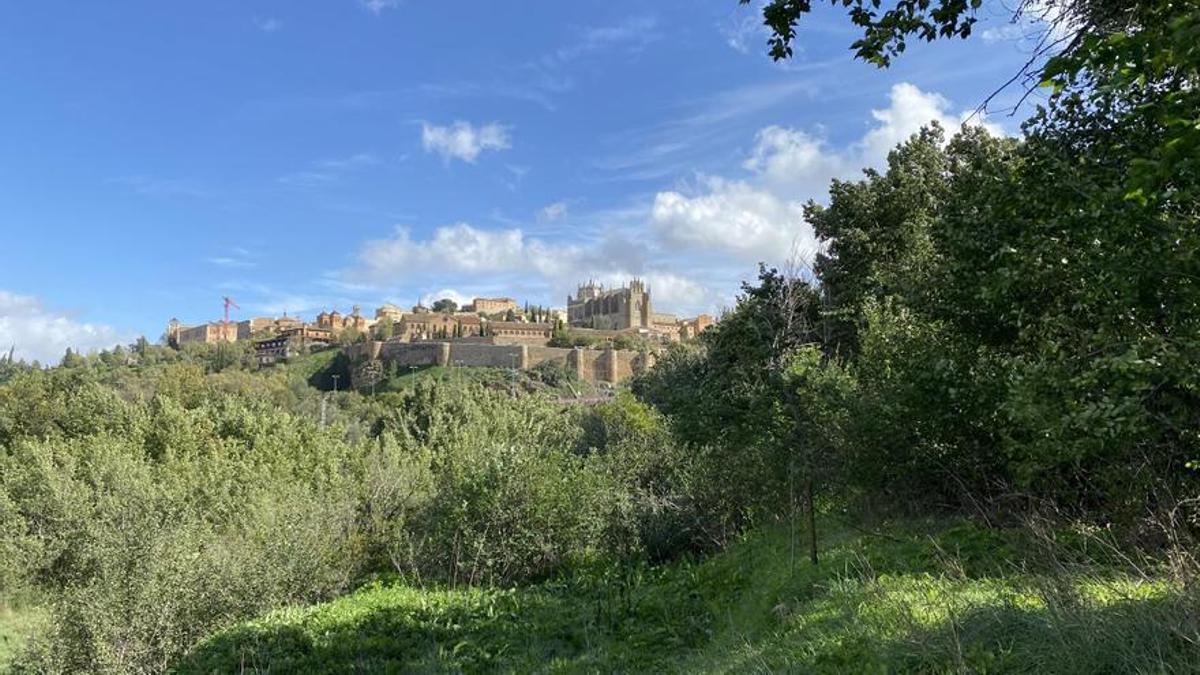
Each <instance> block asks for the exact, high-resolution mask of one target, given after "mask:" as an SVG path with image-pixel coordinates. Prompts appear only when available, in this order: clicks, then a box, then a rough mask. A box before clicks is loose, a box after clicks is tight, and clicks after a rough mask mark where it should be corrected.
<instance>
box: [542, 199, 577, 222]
mask: <svg viewBox="0 0 1200 675" xmlns="http://www.w3.org/2000/svg"><path fill="white" fill-rule="evenodd" d="M568 210H570V207H569V206H568V205H567V203H566V202H563V201H559V202H554V203H553V204H547V205H546V206H543V207H542V208H541V210H539V211H538V220H540V221H542V222H543V223H552V222H554V221H556V220H561V219H563V218H564V217H566V215H567V211H568Z"/></svg>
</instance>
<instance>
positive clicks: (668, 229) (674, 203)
mask: <svg viewBox="0 0 1200 675" xmlns="http://www.w3.org/2000/svg"><path fill="white" fill-rule="evenodd" d="M703 187H704V189H703V190H701V191H699V192H700V193H699V194H697V195H696V196H694V197H688V196H685V195H684V194H682V193H680V192H675V191H669V192H660V193H658V194H657V195H656V196H655V198H654V207H653V208H652V210H651V213H650V218H651V223H652V224H653V226H654V228H655V230H656V232H657V233H658V234H659V236H661V237H663V239H665V240H666V241H667V242H668V243H670V244H673V245H678V246H685V247H688V248H691V249H702V250H709V251H713V250H716V251H721V252H724V253H729V254H732V255H735V256H737V257H739V258H741V259H743V260H749V261H758V260H776V259H778V256H779V255H781V254H784V255H786V253H787V252H788V251H790V250H791V249H792V248H793V247H794V246H799V247H801V248H809V247H811V246H812V245H814V243H815V242H814V240H813V236H812V231H811V228H808V227H806V226H805V225H804V224H803V219H804V214H803V210H802V208H801V205H800V204H799V203H798V202H793V201H788V200H785V199H782V198H780V197H778V196H776V195H775V194H773V193H772V192H770V191H768V190H764V189H762V188H759V187H756V186H754V185H751V184H750V183H748V182H746V181H738V180H727V179H724V178H720V177H716V176H709V177H705V178H704V179H703Z"/></svg>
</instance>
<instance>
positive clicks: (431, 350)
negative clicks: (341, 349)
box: [346, 340, 654, 384]
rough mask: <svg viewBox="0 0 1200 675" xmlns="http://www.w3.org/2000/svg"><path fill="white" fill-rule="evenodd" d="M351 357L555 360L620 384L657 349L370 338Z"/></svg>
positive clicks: (424, 362)
mask: <svg viewBox="0 0 1200 675" xmlns="http://www.w3.org/2000/svg"><path fill="white" fill-rule="evenodd" d="M346 354H347V356H349V357H350V358H351V359H352V360H355V361H358V360H369V361H381V362H383V363H395V364H396V365H398V366H400V367H402V368H405V367H414V368H417V367H423V366H465V367H488V368H520V369H521V370H527V369H529V368H533V367H534V366H537V365H538V364H540V363H545V362H547V361H555V362H558V363H560V364H561V365H563V366H564V367H566V368H568V369H569V370H572V371H573V372H574V373H575V374H576V375H578V376H579V378H580V379H582V380H586V381H588V382H607V383H610V384H617V383H619V382H623V381H625V380H627V379H629V378H630V377H633V376H634V375H635V374H637V373H640V372H643V371H644V370H646V369H648V368H650V367H652V366H653V365H654V355H653V354H649V353H643V352H637V351H632V350H625V349H602V350H601V349H582V348H579V347H576V348H573V349H567V348H561V347H538V346H530V345H496V344H484V343H479V342H475V341H462V342H457V341H444V342H438V341H430V342H401V341H398V340H396V341H387V342H379V341H368V342H362V343H358V344H354V345H350V346H349V347H347V348H346Z"/></svg>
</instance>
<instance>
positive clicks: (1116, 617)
mask: <svg viewBox="0 0 1200 675" xmlns="http://www.w3.org/2000/svg"><path fill="white" fill-rule="evenodd" d="M889 532H891V533H892V534H890V535H888V536H886V537H884V536H876V535H866V534H862V533H859V532H857V531H854V530H851V529H845V528H842V529H834V531H833V532H832V534H831V535H829V536H827V537H826V543H825V545H826V547H827V548H826V553H825V557H824V559H823V561H822V563H821V565H820V567H819V568H813V567H811V566H810V565H809V564H808V563H807V562H806V561H804V560H802V559H801V560H796V561H795V562H793V556H792V548H791V541H790V539H789V537H788V536H787V533H786V532H783V531H778V530H774V531H764V532H760V533H758V534H757V535H755V536H752V537H749V538H747V539H746V540H745V541H742V542H739V543H738V544H737V545H735V546H734V547H732V548H731V549H730V550H729V551H727V552H726V553H723V554H720V555H717V556H713V557H712V558H710V559H708V560H706V561H704V562H701V563H699V564H677V565H673V566H669V567H665V568H661V569H644V568H643V569H636V570H626V571H624V572H622V571H619V570H613V569H608V570H590V571H587V572H581V573H579V574H576V575H575V576H573V577H571V578H567V579H561V580H556V581H551V582H546V583H543V584H539V585H535V586H531V587H525V588H521V589H517V590H496V589H418V588H413V587H410V586H404V585H399V584H397V585H376V586H372V587H369V588H365V589H363V590H360V591H359V592H357V593H355V594H353V595H351V596H349V597H346V598H342V599H340V600H337V601H335V602H331V603H328V604H324V605H319V606H316V607H310V608H296V609H289V610H285V611H281V612H278V613H275V614H271V615H269V616H267V617H264V618H262V619H259V620H256V621H253V622H249V623H246V624H243V625H240V626H237V627H234V628H233V629H230V630H228V631H225V632H224V633H221V634H219V635H217V636H214V637H213V638H212V639H210V640H209V641H208V642H207V643H205V644H204V645H202V646H201V647H200V648H199V649H198V650H196V652H195V653H194V654H193V657H192V658H191V660H189V661H188V662H186V663H184V664H182V665H181V666H180V670H181V671H183V672H231V671H234V670H241V669H242V668H251V669H255V670H256V671H262V672H298V671H303V672H347V671H355V670H356V671H358V672H362V671H369V672H379V671H396V670H414V669H415V670H422V671H429V670H434V671H438V670H450V671H458V670H467V671H482V670H487V671H493V670H501V671H531V670H536V671H557V672H576V671H628V670H643V671H644V670H659V671H661V670H674V671H678V672H729V673H741V672H747V671H762V672H768V671H785V670H788V671H802V672H814V671H815V672H894V671H906V672H962V671H965V670H970V671H973V672H1077V673H1102V672H1133V671H1137V670H1144V671H1147V672H1192V670H1191V669H1192V668H1193V667H1194V664H1196V663H1200V653H1197V652H1196V651H1195V645H1196V643H1194V642H1189V641H1188V640H1189V639H1195V638H1196V637H1197V636H1198V635H1200V628H1197V625H1196V621H1198V620H1200V619H1198V618H1197V617H1200V614H1198V613H1197V612H1195V611H1192V610H1195V609H1197V608H1196V607H1194V606H1189V605H1188V604H1187V601H1186V599H1185V598H1183V597H1182V596H1180V595H1179V594H1177V593H1176V592H1175V591H1174V590H1173V588H1172V587H1171V586H1170V585H1168V584H1166V583H1165V582H1147V581H1144V580H1135V579H1132V578H1129V577H1126V576H1122V575H1120V574H1116V573H1115V572H1106V573H1099V572H1094V571H1093V572H1091V573H1087V574H1083V573H1079V572H1076V573H1073V574H1069V575H1064V574H1061V573H1060V574H1059V575H1056V576H1054V577H1049V576H1047V575H1041V574H1035V573H1030V572H1026V571H1020V570H1021V569H1022V567H1021V566H1020V565H1018V563H1017V560H1018V556H1017V554H1016V553H1015V550H1016V548H1015V547H1014V546H1013V545H1011V544H1012V542H1011V541H1010V540H1008V539H1006V538H1005V537H1002V536H1000V535H997V534H994V533H990V532H983V531H980V530H977V529H975V528H973V527H971V526H968V525H963V524H947V523H936V524H928V523H926V524H914V523H909V524H907V525H905V526H904V527H900V528H889ZM897 533H899V534H897ZM1189 622H1190V623H1189Z"/></svg>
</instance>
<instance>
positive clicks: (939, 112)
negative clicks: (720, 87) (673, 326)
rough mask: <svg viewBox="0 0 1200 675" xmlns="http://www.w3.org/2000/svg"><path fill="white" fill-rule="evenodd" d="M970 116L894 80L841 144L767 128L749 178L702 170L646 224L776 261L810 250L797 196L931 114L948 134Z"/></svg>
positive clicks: (883, 149) (719, 249)
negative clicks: (885, 97)
mask: <svg viewBox="0 0 1200 675" xmlns="http://www.w3.org/2000/svg"><path fill="white" fill-rule="evenodd" d="M968 116H969V112H963V113H961V114H958V115H954V114H952V113H951V112H950V102H949V101H947V100H946V99H945V98H944V97H942V96H941V95H939V94H936V93H930V92H924V91H921V90H920V89H918V88H917V87H915V86H913V85H911V84H907V83H900V84H897V85H895V86H893V87H892V89H891V92H890V97H889V105H888V107H886V108H883V109H879V110H872V111H871V117H872V118H873V119H874V121H875V124H874V125H873V126H872V127H871V128H870V129H868V130H867V132H866V133H865V134H864V135H863V136H862V137H861V138H860V139H859V140H858V141H856V142H854V143H851V144H849V145H848V146H846V147H845V148H844V149H842V150H836V149H834V148H831V147H829V144H828V143H827V142H826V141H824V140H823V139H822V138H820V137H818V136H815V135H813V134H810V133H807V132H804V131H800V130H797V129H790V128H786V127H780V126H769V127H766V128H764V129H762V130H760V131H759V132H758V134H757V135H756V138H755V146H754V149H753V150H752V151H751V153H750V156H749V157H748V158H747V159H746V160H745V161H744V162H743V164H742V167H743V168H744V169H746V170H748V171H750V172H751V176H750V177H749V178H748V179H730V178H723V177H718V176H701V177H700V180H699V181H698V185H697V186H694V187H692V189H689V190H683V191H680V190H670V191H663V192H659V193H658V194H657V195H656V196H655V199H654V206H653V208H652V209H651V213H650V219H651V223H652V225H653V227H654V228H655V230H656V231H657V233H658V234H659V236H661V237H663V238H664V240H666V241H667V242H669V243H671V244H674V245H677V246H683V247H687V248H690V249H698V250H707V251H709V252H713V253H724V254H730V255H733V256H735V257H737V258H739V259H742V260H748V261H756V262H757V261H764V262H768V263H781V262H784V261H785V260H787V259H788V258H789V257H791V256H792V255H794V254H800V255H803V256H806V257H807V256H810V255H811V254H812V253H813V252H815V251H816V250H817V245H818V243H817V241H816V238H815V236H814V234H813V232H812V228H811V227H810V226H809V225H808V224H807V223H806V222H804V220H803V210H802V207H801V204H802V203H804V202H806V201H808V200H810V199H813V200H817V201H821V200H823V199H824V198H825V197H826V195H827V194H828V188H829V183H830V180H831V179H833V178H848V177H851V176H854V175H856V174H857V173H858V172H859V171H860V170H861V169H863V168H867V167H875V168H878V167H880V166H881V165H882V164H883V163H884V161H885V160H886V158H887V154H888V152H890V151H891V150H892V148H894V147H895V146H896V145H897V144H899V143H902V142H904V141H905V140H907V139H908V138H909V137H910V136H911V135H912V134H914V133H916V132H917V131H918V130H919V129H920V128H921V127H922V126H926V125H928V124H929V123H930V122H932V121H937V122H938V123H940V124H941V125H942V126H943V127H945V128H946V129H947V131H948V132H950V133H953V132H955V131H957V130H958V129H959V128H960V127H961V125H962V122H963V120H965V119H966V118H967V117H968ZM985 126H987V128H988V129H989V131H991V132H992V133H1002V130H1001V129H999V128H998V127H995V126H994V125H986V124H985Z"/></svg>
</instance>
